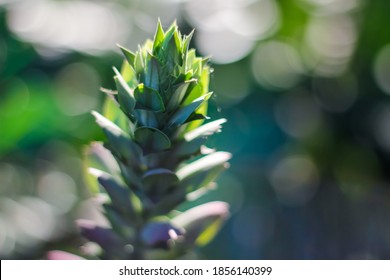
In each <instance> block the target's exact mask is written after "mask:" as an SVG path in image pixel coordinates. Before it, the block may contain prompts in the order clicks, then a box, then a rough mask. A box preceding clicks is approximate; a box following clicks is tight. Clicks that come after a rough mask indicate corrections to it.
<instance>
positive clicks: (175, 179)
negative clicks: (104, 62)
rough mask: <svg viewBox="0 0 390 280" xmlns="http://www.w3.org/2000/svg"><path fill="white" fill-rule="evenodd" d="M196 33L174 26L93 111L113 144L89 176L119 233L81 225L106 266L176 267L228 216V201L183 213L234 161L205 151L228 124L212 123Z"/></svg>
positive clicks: (98, 154) (99, 154)
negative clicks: (162, 263)
mask: <svg viewBox="0 0 390 280" xmlns="http://www.w3.org/2000/svg"><path fill="white" fill-rule="evenodd" d="M191 37H192V33H191V34H190V35H188V36H182V35H181V34H180V32H179V31H178V28H177V25H176V23H174V24H172V26H171V27H170V28H169V29H168V30H166V31H165V32H164V30H163V29H162V27H161V24H160V23H159V24H158V27H157V31H156V34H155V38H154V41H147V42H146V43H145V44H144V45H143V46H142V47H139V49H138V51H137V52H135V53H133V52H131V51H129V50H127V49H125V48H124V47H120V48H121V50H122V52H123V54H124V56H125V58H126V60H125V62H124V64H123V66H122V69H121V71H118V70H117V69H116V68H114V74H115V76H114V79H115V83H116V90H115V91H111V90H104V91H105V92H106V93H107V94H108V99H107V102H106V105H105V109H104V113H103V115H101V114H99V113H97V112H93V115H94V116H95V118H96V121H97V124H98V125H99V126H100V127H101V128H102V129H103V131H104V133H105V135H106V141H105V143H104V144H102V143H93V144H92V145H91V147H90V148H89V150H88V156H89V159H90V160H89V164H90V167H91V168H90V173H91V174H93V175H94V176H96V177H97V180H98V182H99V185H100V187H101V188H100V190H99V192H103V193H106V194H107V196H108V198H109V199H108V200H107V202H106V203H104V205H103V208H104V214H105V216H106V217H107V218H108V220H109V222H110V224H111V226H112V228H103V227H99V226H97V225H94V224H93V223H91V222H86V221H79V223H78V224H79V226H80V228H81V231H82V233H83V235H84V236H85V237H87V238H88V239H89V240H91V241H93V242H95V243H97V244H98V245H100V247H101V248H102V249H103V250H102V254H101V256H100V257H102V258H110V259H111V258H117V259H125V258H158V257H161V258H175V257H179V256H180V255H181V254H183V253H185V252H186V251H187V250H188V249H190V248H192V247H193V246H194V245H197V244H198V245H202V244H205V243H207V242H208V241H209V240H210V239H211V238H212V237H213V236H214V235H215V233H216V232H217V231H218V228H219V227H220V225H221V222H222V221H223V220H224V219H225V218H226V216H227V215H228V207H227V205H226V203H224V202H211V203H207V204H204V205H201V206H198V207H195V208H192V209H190V210H188V211H186V212H184V213H179V214H178V213H176V212H173V211H172V210H174V209H175V208H176V207H177V206H178V205H179V204H181V203H183V202H185V201H186V200H190V199H195V198H197V197H199V196H200V195H202V194H204V193H206V191H207V190H208V189H210V187H211V186H212V182H213V180H214V179H215V178H216V176H217V175H218V174H219V173H220V172H221V171H222V170H224V169H225V168H226V167H227V160H229V159H230V157H231V155H230V154H229V153H226V152H215V151H213V150H210V149H205V148H203V145H204V144H205V142H206V138H207V137H208V136H210V135H212V134H214V133H216V132H218V131H219V130H220V128H221V124H223V123H224V122H225V120H224V119H220V120H216V121H211V122H208V123H206V124H203V122H204V120H206V119H207V117H206V113H207V101H208V100H209V98H210V96H211V95H212V93H211V92H209V91H208V88H209V76H210V67H209V66H208V64H207V59H204V58H201V57H197V56H196V53H195V50H193V49H189V44H190V40H191Z"/></svg>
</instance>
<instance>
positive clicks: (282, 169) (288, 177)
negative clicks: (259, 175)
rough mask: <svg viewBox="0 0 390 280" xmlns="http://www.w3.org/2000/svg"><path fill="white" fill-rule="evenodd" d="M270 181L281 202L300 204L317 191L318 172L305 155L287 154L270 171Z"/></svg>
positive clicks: (308, 199) (290, 204)
mask: <svg viewBox="0 0 390 280" xmlns="http://www.w3.org/2000/svg"><path fill="white" fill-rule="evenodd" d="M269 178H270V182H271V184H272V187H273V188H274V190H275V193H276V195H277V197H278V199H279V201H280V202H281V203H282V204H285V205H287V206H302V205H304V204H306V203H307V202H309V201H310V200H311V199H312V198H313V197H314V195H315V194H316V192H317V189H318V185H319V172H318V169H317V166H316V165H315V164H314V162H313V161H312V160H311V159H310V158H309V157H307V156H301V155H299V156H288V157H286V158H283V159H281V160H280V161H279V162H277V164H276V165H275V166H274V168H273V169H272V171H271V173H270V177H269Z"/></svg>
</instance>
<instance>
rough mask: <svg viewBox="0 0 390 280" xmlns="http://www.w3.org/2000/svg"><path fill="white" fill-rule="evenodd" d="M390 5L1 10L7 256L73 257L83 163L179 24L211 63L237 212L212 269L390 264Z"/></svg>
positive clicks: (90, 210)
mask: <svg viewBox="0 0 390 280" xmlns="http://www.w3.org/2000/svg"><path fill="white" fill-rule="evenodd" d="M389 12H390V1H388V0H376V1H368V0H366V1H365V0H197V1H196V0H192V1H191V0H166V1H158V0H149V1H141V0H133V1H125V0H123V1H121V0H115V1H104V0H100V1H85V0H84V1H78V0H73V1H71V0H68V1H55V0H15V1H12V0H0V258H2V259H5V258H16V259H17V258H23V259H35V258H42V257H43V255H44V253H45V251H47V250H49V249H64V250H67V251H77V247H78V246H80V245H81V244H82V240H81V239H80V238H79V236H78V234H77V229H76V228H75V226H74V220H75V219H76V218H79V217H96V215H97V214H96V210H94V209H95V208H96V207H95V206H94V202H93V201H92V200H91V199H89V193H88V188H87V186H86V185H87V183H86V180H85V178H84V175H83V169H84V166H83V162H82V155H83V150H84V148H85V146H86V145H88V143H90V142H91V141H92V140H94V139H98V138H99V137H101V135H100V131H99V129H98V128H97V126H96V125H95V124H94V120H93V119H92V117H91V116H90V114H89V112H90V111H91V110H92V109H94V110H98V111H100V110H101V106H102V101H103V98H104V96H103V94H102V93H100V92H99V87H100V86H103V87H105V88H113V87H114V85H113V80H112V76H113V73H112V69H111V66H113V65H115V66H117V67H119V66H120V64H121V61H122V57H121V55H120V54H119V51H118V48H117V47H116V46H115V44H116V43H119V44H121V45H124V46H126V47H127V48H129V49H132V50H135V48H136V47H137V45H138V44H142V43H143V42H144V40H145V39H146V38H150V37H151V36H153V33H154V30H155V26H156V22H157V19H158V18H161V21H162V23H163V25H164V27H167V26H169V25H170V23H171V22H172V21H173V20H174V19H177V21H178V24H179V26H180V29H181V31H182V33H185V34H187V33H189V32H190V31H191V30H192V29H193V28H195V29H196V33H195V36H194V40H193V42H192V47H195V48H197V50H198V51H199V54H200V55H203V56H206V55H212V59H211V62H212V66H213V68H214V73H213V80H212V84H211V88H212V90H213V91H214V92H215V93H216V97H215V98H214V100H213V101H212V102H211V103H212V105H211V110H210V112H209V114H210V115H211V116H212V117H225V118H227V119H228V123H227V124H225V126H224V129H223V133H221V134H219V135H217V136H216V137H214V138H212V139H210V140H209V144H210V146H211V147H215V148H218V149H220V150H226V151H230V152H232V153H233V154H234V157H233V159H232V160H231V168H230V169H229V170H228V171H227V172H225V173H224V174H223V175H222V176H221V177H220V179H219V180H218V185H219V188H218V189H217V190H216V191H214V192H212V193H210V194H209V195H207V197H204V198H202V199H201V200H202V202H204V201H209V200H224V201H227V202H229V203H230V204H231V212H232V215H231V217H230V219H229V220H228V222H227V223H226V225H225V226H224V228H223V230H222V231H221V232H220V233H219V235H218V236H217V238H216V239H215V240H214V241H213V242H212V243H210V244H209V245H207V246H206V247H204V248H200V249H199V255H200V257H201V258H204V259H390V219H389V215H390V99H389V95H390V31H389V26H390V17H389Z"/></svg>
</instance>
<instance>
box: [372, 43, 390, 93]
mask: <svg viewBox="0 0 390 280" xmlns="http://www.w3.org/2000/svg"><path fill="white" fill-rule="evenodd" d="M374 77H375V80H376V82H377V84H378V86H379V87H380V89H381V90H383V91H384V92H385V93H387V94H390V44H387V45H385V46H384V47H382V48H381V50H380V51H379V53H378V54H377V56H376V58H375V62H374Z"/></svg>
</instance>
